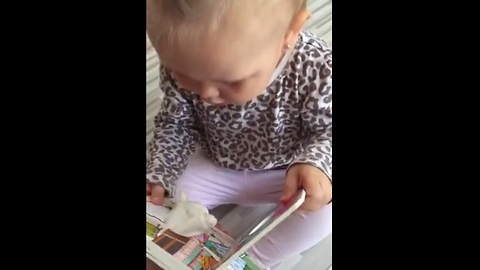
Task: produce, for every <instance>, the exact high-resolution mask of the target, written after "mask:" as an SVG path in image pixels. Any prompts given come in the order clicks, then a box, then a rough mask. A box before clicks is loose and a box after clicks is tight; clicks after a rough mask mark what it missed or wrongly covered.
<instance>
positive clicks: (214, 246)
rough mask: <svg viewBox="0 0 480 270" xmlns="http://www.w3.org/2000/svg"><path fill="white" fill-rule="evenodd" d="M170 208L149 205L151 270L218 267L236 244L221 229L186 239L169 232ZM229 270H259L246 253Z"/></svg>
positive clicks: (231, 264)
mask: <svg viewBox="0 0 480 270" xmlns="http://www.w3.org/2000/svg"><path fill="white" fill-rule="evenodd" d="M170 210H171V208H169V207H164V206H157V205H153V204H151V203H147V241H148V242H147V258H148V264H150V268H149V269H152V270H153V269H156V268H154V267H153V266H152V265H151V264H152V263H154V264H155V265H157V266H158V269H164V270H180V269H193V270H207V269H208V270H210V269H211V267H213V266H215V265H217V264H218V262H219V261H221V260H222V259H223V256H224V255H225V254H226V253H227V252H228V251H229V249H230V247H231V246H232V245H233V241H234V240H233V239H232V238H231V237H229V236H228V235H226V234H225V233H223V232H222V231H221V230H220V229H219V228H214V229H212V230H211V231H210V232H209V233H208V234H203V235H198V236H195V237H190V238H188V237H184V236H181V235H178V234H176V233H175V232H173V231H171V230H169V229H168V228H166V226H165V221H166V219H167V217H168V215H169V213H170ZM222 268H224V269H229V270H260V268H259V267H258V266H256V265H255V264H254V263H253V261H252V260H251V259H250V258H249V257H248V255H247V254H242V255H241V256H239V257H238V258H235V259H234V260H233V261H231V262H230V265H229V266H228V267H227V266H225V267H222Z"/></svg>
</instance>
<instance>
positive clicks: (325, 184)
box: [280, 164, 332, 211]
mask: <svg viewBox="0 0 480 270" xmlns="http://www.w3.org/2000/svg"><path fill="white" fill-rule="evenodd" d="M300 188H303V189H304V190H305V192H306V193H307V197H306V199H305V202H304V203H303V204H302V206H301V207H300V209H303V210H308V211H315V210H318V209H320V208H322V207H323V206H325V205H326V204H328V202H330V200H331V199H332V182H330V179H328V177H327V176H326V175H325V174H324V173H323V172H322V171H321V170H319V169H317V168H316V167H314V166H312V165H308V164H295V165H293V166H292V167H290V169H289V170H288V172H287V179H286V181H285V190H284V193H283V196H282V198H281V199H280V200H281V201H285V200H288V199H290V197H292V196H293V195H294V194H295V193H296V191H297V190H299V189H300Z"/></svg>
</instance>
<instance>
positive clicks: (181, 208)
mask: <svg viewBox="0 0 480 270" xmlns="http://www.w3.org/2000/svg"><path fill="white" fill-rule="evenodd" d="M165 224H166V226H167V228H168V229H170V230H171V231H173V232H174V233H176V234H179V235H182V236H185V237H193V236H198V235H201V234H205V233H208V232H209V230H211V229H212V228H213V227H215V225H216V224H217V219H216V218H215V217H214V216H213V215H211V214H209V212H208V209H207V208H206V207H204V206H203V205H201V204H198V203H194V202H189V201H188V200H187V195H186V194H185V193H182V194H181V196H180V200H179V201H177V202H176V204H175V207H174V208H173V209H172V211H171V212H170V213H169V215H168V216H167V218H166V221H165Z"/></svg>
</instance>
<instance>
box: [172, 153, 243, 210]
mask: <svg viewBox="0 0 480 270" xmlns="http://www.w3.org/2000/svg"><path fill="white" fill-rule="evenodd" d="M239 177H240V178H242V177H244V173H242V172H235V171H231V170H227V169H224V168H221V167H220V166H217V165H215V164H214V163H212V162H211V161H210V160H208V159H206V158H205V157H204V156H203V153H202V152H201V151H197V152H196V153H195V154H193V156H192V157H191V158H190V160H189V162H188V165H187V168H186V169H185V171H184V172H183V173H182V175H181V177H180V179H178V181H177V183H176V192H175V197H176V198H177V197H179V196H180V194H181V193H182V192H184V193H185V194H186V195H187V198H188V200H189V201H192V202H196V203H200V204H202V205H203V206H205V207H207V208H209V209H212V208H215V207H217V206H219V205H223V204H231V203H233V201H235V199H234V198H236V197H238V194H239V193H241V187H240V185H242V183H241V182H239V181H237V180H238V178H239Z"/></svg>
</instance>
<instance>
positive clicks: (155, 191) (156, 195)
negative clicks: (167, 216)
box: [147, 183, 165, 205]
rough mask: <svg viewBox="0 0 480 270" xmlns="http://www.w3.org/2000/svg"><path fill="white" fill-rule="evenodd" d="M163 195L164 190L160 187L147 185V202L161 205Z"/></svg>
mask: <svg viewBox="0 0 480 270" xmlns="http://www.w3.org/2000/svg"><path fill="white" fill-rule="evenodd" d="M164 194H165V189H164V188H163V187H162V186H160V185H155V184H148V183H147V202H151V203H153V204H155V205H161V204H162V203H163V199H164Z"/></svg>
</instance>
